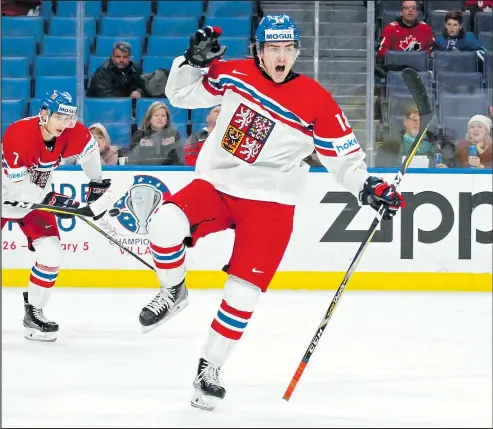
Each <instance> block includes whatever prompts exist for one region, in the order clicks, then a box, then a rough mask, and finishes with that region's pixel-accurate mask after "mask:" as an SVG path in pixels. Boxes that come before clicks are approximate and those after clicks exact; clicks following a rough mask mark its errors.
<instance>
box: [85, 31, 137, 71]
mask: <svg viewBox="0 0 493 429" xmlns="http://www.w3.org/2000/svg"><path fill="white" fill-rule="evenodd" d="M121 41H125V42H128V43H130V48H131V55H132V57H133V58H135V59H136V62H137V63H138V64H140V58H141V57H142V37H137V36H131V37H130V36H129V37H117V36H97V37H96V51H95V52H94V53H95V54H96V55H98V56H107V57H108V56H110V55H111V52H112V51H113V45H114V44H115V43H116V42H121Z"/></svg>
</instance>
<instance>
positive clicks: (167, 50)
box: [147, 36, 190, 57]
mask: <svg viewBox="0 0 493 429" xmlns="http://www.w3.org/2000/svg"><path fill="white" fill-rule="evenodd" d="M189 40H190V37H161V36H149V38H148V39H147V54H148V55H162V56H166V57H178V56H179V55H183V52H185V49H187V48H188V43H189Z"/></svg>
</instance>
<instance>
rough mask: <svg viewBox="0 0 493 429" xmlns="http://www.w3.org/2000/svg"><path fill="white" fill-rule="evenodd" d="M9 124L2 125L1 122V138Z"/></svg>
mask: <svg viewBox="0 0 493 429" xmlns="http://www.w3.org/2000/svg"><path fill="white" fill-rule="evenodd" d="M9 125H10V124H9V123H5V124H4V123H3V122H2V137H3V134H4V133H5V130H6V129H7V127H8V126H9Z"/></svg>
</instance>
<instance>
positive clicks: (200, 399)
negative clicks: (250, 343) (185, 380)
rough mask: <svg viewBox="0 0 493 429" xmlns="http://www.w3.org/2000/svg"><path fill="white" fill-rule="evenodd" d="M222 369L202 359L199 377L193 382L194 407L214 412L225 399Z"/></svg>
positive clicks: (192, 403) (198, 372)
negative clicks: (220, 376)
mask: <svg viewBox="0 0 493 429" xmlns="http://www.w3.org/2000/svg"><path fill="white" fill-rule="evenodd" d="M220 369H221V368H219V367H218V366H216V365H214V364H212V363H210V362H208V361H206V360H205V359H204V358H200V360H199V368H198V370H197V377H195V380H194V381H193V387H194V388H195V394H194V396H193V398H192V401H191V402H190V404H191V405H192V407H196V408H200V409H202V410H207V411H212V410H213V409H214V408H216V405H217V403H218V402H219V400H220V399H224V396H226V389H225V388H224V387H223V386H221V384H222V382H221V379H220V378H219V371H220Z"/></svg>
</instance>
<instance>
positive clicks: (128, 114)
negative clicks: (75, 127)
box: [84, 98, 132, 125]
mask: <svg viewBox="0 0 493 429" xmlns="http://www.w3.org/2000/svg"><path fill="white" fill-rule="evenodd" d="M84 122H86V123H94V122H101V123H103V122H112V123H117V122H121V123H126V124H128V125H130V124H131V123H132V100H131V99H130V98H86V99H85V104H84Z"/></svg>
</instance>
